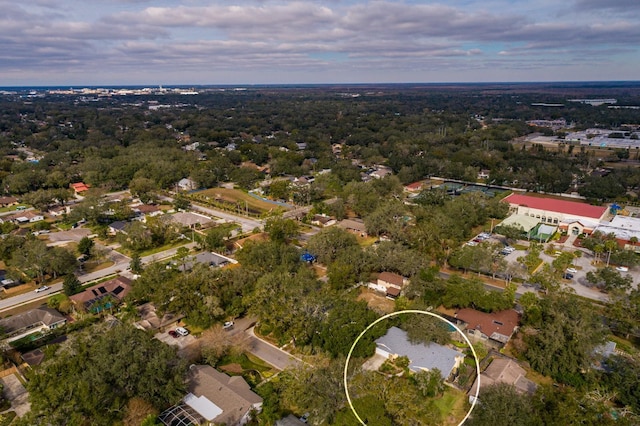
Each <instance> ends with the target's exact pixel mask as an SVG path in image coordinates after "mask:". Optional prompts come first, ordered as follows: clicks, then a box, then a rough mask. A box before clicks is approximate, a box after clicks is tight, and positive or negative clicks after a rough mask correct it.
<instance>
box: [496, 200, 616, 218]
mask: <svg viewBox="0 0 640 426" xmlns="http://www.w3.org/2000/svg"><path fill="white" fill-rule="evenodd" d="M503 201H506V202H508V203H510V204H517V205H519V206H524V207H530V208H532V209H538V210H546V211H549V212H556V213H563V214H567V215H574V216H582V217H589V218H592V219H600V218H601V217H602V216H603V215H604V214H605V212H606V211H607V207H606V206H592V205H591V204H586V203H579V202H576V201H568V200H558V199H555V198H546V197H532V196H530V195H522V194H511V195H508V196H507V197H505V198H504V199H503Z"/></svg>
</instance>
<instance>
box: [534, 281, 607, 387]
mask: <svg viewBox="0 0 640 426" xmlns="http://www.w3.org/2000/svg"><path fill="white" fill-rule="evenodd" d="M523 320H524V322H525V324H527V325H528V327H529V332H527V330H525V331H524V342H525V343H526V351H525V352H524V356H525V358H526V359H527V360H528V361H529V363H530V364H531V367H532V368H534V369H535V370H536V371H538V372H540V373H542V374H545V375H549V376H551V377H553V378H554V379H555V380H558V381H561V382H563V383H567V384H571V385H578V384H582V383H583V382H584V377H583V372H584V371H587V370H588V369H589V368H590V366H591V357H592V354H593V350H594V348H595V347H596V346H598V345H600V344H602V343H603V342H604V340H605V327H604V325H603V324H602V321H600V319H599V318H598V317H596V316H594V315H593V313H592V307H591V306H590V305H589V304H588V303H586V302H582V301H581V300H580V299H578V298H576V297H575V296H572V295H570V294H563V293H556V294H552V295H549V296H548V297H546V298H544V299H542V300H540V315H539V316H537V317H535V318H534V317H530V316H528V315H525V317H524V319H523ZM534 321H535V322H534Z"/></svg>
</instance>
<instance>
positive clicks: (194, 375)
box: [188, 365, 262, 424]
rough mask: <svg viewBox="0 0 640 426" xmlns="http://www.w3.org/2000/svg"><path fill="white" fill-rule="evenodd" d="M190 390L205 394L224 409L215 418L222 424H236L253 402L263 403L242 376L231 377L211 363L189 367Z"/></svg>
mask: <svg viewBox="0 0 640 426" xmlns="http://www.w3.org/2000/svg"><path fill="white" fill-rule="evenodd" d="M188 381H189V392H191V393H192V394H193V395H196V396H204V397H206V398H207V399H208V400H209V401H211V402H213V403H214V404H215V405H217V406H218V407H220V408H221V409H222V414H220V415H219V416H218V417H216V418H215V419H214V421H215V422H216V423H220V424H236V423H235V422H237V421H238V420H240V419H241V418H242V417H243V416H244V415H245V414H246V413H247V412H248V411H249V410H250V409H251V406H252V405H253V404H260V403H262V398H261V397H260V396H259V395H257V394H255V393H254V392H252V391H251V388H250V387H249V385H248V384H247V382H246V381H245V380H244V379H243V378H242V377H240V376H234V377H229V376H227V375H226V374H224V373H220V372H219V371H217V370H215V369H214V368H213V367H211V366H209V365H194V366H192V367H191V368H190V369H189V377H188Z"/></svg>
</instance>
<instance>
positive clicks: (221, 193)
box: [193, 188, 284, 213]
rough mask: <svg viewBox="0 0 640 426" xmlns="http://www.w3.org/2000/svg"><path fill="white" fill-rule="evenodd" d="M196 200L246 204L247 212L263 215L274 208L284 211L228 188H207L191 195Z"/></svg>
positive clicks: (274, 205) (242, 192)
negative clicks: (251, 211) (252, 211)
mask: <svg viewBox="0 0 640 426" xmlns="http://www.w3.org/2000/svg"><path fill="white" fill-rule="evenodd" d="M193 195H194V196H195V198H196V199H198V198H200V197H203V198H205V199H206V197H208V198H209V199H210V200H211V201H218V202H221V203H229V204H236V203H242V204H244V203H246V205H247V207H248V208H249V210H254V211H256V212H258V213H264V212H268V211H272V210H274V209H276V208H280V209H284V207H282V206H278V205H276V204H272V203H268V202H266V201H263V200H259V199H257V198H254V197H252V196H251V195H249V194H247V193H246V192H244V191H241V190H239V189H229V188H209V189H205V190H204V191H199V192H197V193H195V194H193Z"/></svg>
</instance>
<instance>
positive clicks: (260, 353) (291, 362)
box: [246, 327, 303, 370]
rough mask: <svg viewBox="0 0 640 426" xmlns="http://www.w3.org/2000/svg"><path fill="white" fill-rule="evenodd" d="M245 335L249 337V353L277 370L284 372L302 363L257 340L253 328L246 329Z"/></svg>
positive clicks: (265, 342) (263, 341)
mask: <svg viewBox="0 0 640 426" xmlns="http://www.w3.org/2000/svg"><path fill="white" fill-rule="evenodd" d="M246 333H247V334H248V335H249V336H250V338H251V340H250V341H249V345H248V346H249V352H250V353H252V354H253V355H255V356H257V357H258V358H260V359H261V360H263V361H265V362H267V363H269V364H271V365H272V366H274V367H275V368H277V369H278V370H284V369H285V368H287V367H294V366H298V365H300V364H301V363H302V362H303V361H302V360H300V359H298V358H295V357H293V356H292V355H291V354H289V353H288V352H286V351H283V350H282V349H280V348H278V347H277V346H275V345H272V344H271V343H269V342H267V341H265V340H262V339H260V338H258V337H257V336H256V335H255V333H254V331H253V327H251V328H250V329H248V330H247V331H246Z"/></svg>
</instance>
